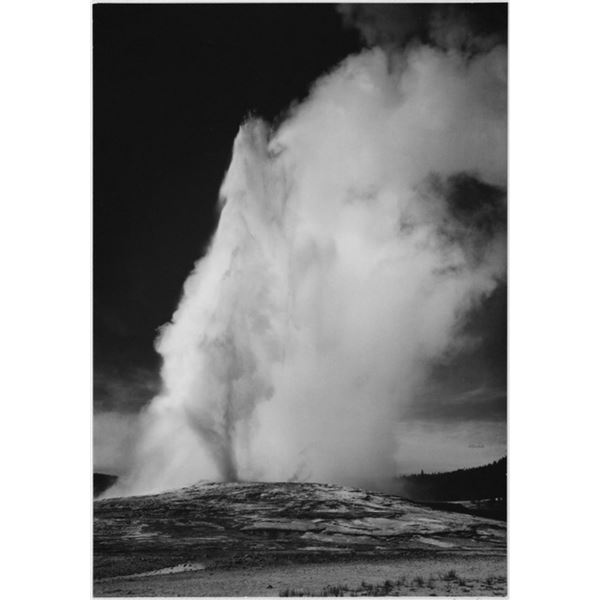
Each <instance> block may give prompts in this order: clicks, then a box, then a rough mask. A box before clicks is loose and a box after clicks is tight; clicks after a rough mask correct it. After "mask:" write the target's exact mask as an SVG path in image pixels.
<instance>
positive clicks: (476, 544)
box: [94, 483, 506, 596]
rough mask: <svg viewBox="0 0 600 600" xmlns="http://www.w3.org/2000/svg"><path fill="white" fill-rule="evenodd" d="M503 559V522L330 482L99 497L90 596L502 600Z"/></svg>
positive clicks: (224, 485)
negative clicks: (493, 598) (481, 598)
mask: <svg viewBox="0 0 600 600" xmlns="http://www.w3.org/2000/svg"><path fill="white" fill-rule="evenodd" d="M505 555H506V524H505V523H503V522H501V521H494V520H490V519H484V518H480V517H475V516H472V515H468V514H460V513H453V512H445V511H440V510H433V509H431V508H428V507H425V506H422V505H419V504H417V503H414V502H409V501H406V500H404V499H402V498H399V497H397V496H392V495H387V494H381V493H374V492H366V491H363V490H358V489H350V488H343V487H339V486H334V485H326V484H307V483H219V484H215V483H207V484H198V485H195V486H191V487H188V488H184V489H181V490H176V491H173V492H167V493H163V494H157V495H152V496H137V497H128V498H113V499H107V500H97V501H95V502H94V578H95V583H94V595H95V596H127V595H136V596H139V595H142V596H157V595H159V596H176V595H191V596H210V595H212V596H219V595H221V596H223V595H225V596H237V595H259V596H266V595H275V596H278V595H328V596H334V595H355V596H358V595H369V596H372V595H421V596H423V595H504V594H505V593H506V561H505ZM269 586H270V587H269Z"/></svg>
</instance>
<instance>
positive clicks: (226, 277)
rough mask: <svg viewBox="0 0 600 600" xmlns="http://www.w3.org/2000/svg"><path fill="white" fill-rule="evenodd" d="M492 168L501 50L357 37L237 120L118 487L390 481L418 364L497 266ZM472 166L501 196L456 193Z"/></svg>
mask: <svg viewBox="0 0 600 600" xmlns="http://www.w3.org/2000/svg"><path fill="white" fill-rule="evenodd" d="M505 177H506V48H505V47H504V46H496V47H495V48H494V49H492V50H489V51H487V52H485V53H483V54H479V55H477V56H474V57H472V58H466V57H465V56H463V55H461V54H460V53H459V52H457V51H454V50H440V49H434V48H431V47H428V46H420V47H413V48H412V49H410V50H408V51H405V52H404V53H402V54H399V53H398V54H386V53H384V52H383V51H382V50H379V49H373V50H368V51H365V52H363V53H362V54H360V55H357V56H354V57H350V58H349V59H347V60H346V61H345V62H344V63H343V64H341V65H340V66H339V67H338V68H337V69H336V70H335V71H334V72H332V73H331V74H329V75H327V76H325V77H324V78H322V79H321V80H320V81H318V82H317V83H316V85H315V87H314V88H313V90H312V92H311V95H310V96H309V98H308V99H307V100H306V101H305V102H304V103H302V104H301V105H300V106H298V107H296V108H295V109H294V110H293V111H292V112H291V113H290V114H289V115H288V118H287V119H286V120H285V121H284V122H283V123H282V124H281V125H280V126H279V127H277V128H275V129H273V128H271V127H270V126H269V125H268V124H266V123H264V122H263V121H261V120H258V119H252V120H249V121H248V122H246V123H245V124H244V125H243V126H242V127H241V129H240V131H239V133H238V136H237V138H236V140H235V143H234V149H233V157H232V161H231V165H230V167H229V170H228V172H227V175H226V177H225V181H224V183H223V186H222V189H221V197H222V211H221V215H220V221H219V225H218V229H217V231H216V233H215V236H214V239H213V240H212V243H211V246H210V248H209V249H208V251H207V253H206V255H205V256H204V257H203V258H202V259H201V260H200V261H199V262H198V263H197V265H196V267H195V269H194V271H193V272H192V273H191V275H190V276H189V277H188V280H187V281H186V283H185V286H184V291H183V297H182V299H181V302H180V304H179V307H178V308H177V310H176V312H175V314H174V315H173V319H172V322H171V323H169V324H168V325H166V326H165V327H164V328H163V330H162V332H161V335H160V337H159V340H158V342H157V349H158V351H159V353H160V354H161V356H162V357H163V361H164V362H163V368H162V380H163V391H162V393H161V394H160V395H159V396H158V397H156V398H155V399H154V400H153V401H152V402H151V403H150V405H149V406H148V407H147V409H146V410H145V412H144V414H143V416H142V422H141V427H142V435H141V437H140V439H139V442H138V445H137V448H136V451H135V456H134V466H133V468H132V470H131V472H130V474H129V476H128V477H125V478H123V479H122V481H121V482H120V484H119V486H118V487H116V488H115V489H113V490H112V491H111V493H112V494H129V493H144V492H152V491H159V490H163V489H166V488H172V487H177V486H180V485H184V484H189V483H193V482H195V481H197V480H199V479H211V480H236V479H247V480H267V481H268V480H289V479H302V480H311V481H328V482H337V483H349V484H361V485H370V484H372V485H376V484H377V482H378V481H382V480H385V479H386V478H389V477H390V476H392V475H393V473H394V463H395V453H396V451H397V449H396V439H395V434H396V429H397V424H398V422H400V421H401V420H402V416H403V413H404V411H405V410H406V408H407V407H408V406H409V405H410V403H411V402H412V401H413V400H414V397H415V390H416V388H417V386H419V385H420V384H422V382H423V380H424V378H425V377H427V372H428V371H427V369H428V366H430V365H431V364H432V362H433V361H434V360H436V359H438V358H439V357H441V356H444V355H445V354H447V353H449V352H452V351H455V350H456V349H457V348H458V347H460V344H461V337H460V333H461V326H462V325H463V324H464V322H465V319H466V317H467V315H468V313H469V311H470V310H471V309H472V308H473V307H475V306H476V305H477V304H478V303H479V302H481V300H482V299H484V298H485V297H486V296H487V295H489V294H490V293H491V292H492V291H493V290H494V288H495V287H496V285H497V282H498V281H499V280H500V279H502V278H503V277H504V274H505V268H506V264H505V263H506V260H505V258H506V257H505V255H506V250H505V231H504V228H503V227H498V226H496V225H494V223H495V221H494V220H491V221H489V222H488V221H486V219H485V218H483V217H482V215H489V214H490V210H492V211H493V210H495V211H497V212H498V211H499V212H500V213H502V212H503V211H504V192H503V189H504V188H505V185H506V181H505ZM465 181H468V182H470V184H472V185H475V186H479V187H476V188H475V189H480V190H481V194H483V195H484V196H485V194H484V191H485V190H495V191H496V192H498V190H500V191H499V194H500V198H501V200H500V202H501V205H500V206H498V205H497V202H498V194H496V195H495V196H494V198H495V200H494V202H496V204H494V205H490V203H489V202H488V203H486V202H487V200H486V197H484V196H482V198H481V199H480V202H479V203H478V204H477V205H476V206H467V207H466V208H465V206H463V205H460V203H458V204H457V203H456V201H455V199H456V197H459V196H460V190H461V185H462V183H464V182H465ZM461 182H462V183H461ZM457 195H458V196H457ZM453 199H454V200H453Z"/></svg>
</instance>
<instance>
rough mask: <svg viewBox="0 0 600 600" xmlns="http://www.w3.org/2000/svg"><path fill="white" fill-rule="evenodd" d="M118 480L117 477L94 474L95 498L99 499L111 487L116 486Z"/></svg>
mask: <svg viewBox="0 0 600 600" xmlns="http://www.w3.org/2000/svg"><path fill="white" fill-rule="evenodd" d="M117 479H118V477H117V476H116V475H108V474H106V473H94V498H97V497H98V496H99V495H100V494H101V493H102V492H105V491H106V490H107V489H108V488H109V487H111V486H112V485H114V484H115V483H116V482H117Z"/></svg>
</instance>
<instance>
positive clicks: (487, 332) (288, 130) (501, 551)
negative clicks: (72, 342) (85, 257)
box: [91, 2, 508, 597]
mask: <svg viewBox="0 0 600 600" xmlns="http://www.w3.org/2000/svg"><path fill="white" fill-rule="evenodd" d="M91 12H92V21H93V23H92V31H93V35H92V37H93V48H92V62H93V67H92V68H93V369H94V372H93V378H94V381H93V383H94V393H93V495H94V499H93V509H92V510H93V578H94V581H93V595H94V597H132V596H133V597H152V596H158V597H173V596H187V597H202V596H211V597H237V596H257V597H266V596H277V597H279V596H321V597H322V596H367V597H373V596H446V597H448V596H450V597H456V596H459V597H460V596H477V597H491V596H506V595H507V593H508V583H507V544H506V541H507V536H506V531H507V286H508V277H507V267H508V265H507V206H508V204H507V194H508V185H507V129H508V123H507V95H508V72H507V71H508V65H507V52H508V26H507V23H508V5H507V4H504V3H502V4H500V3H469V4H456V3H442V4H412V3H402V2H395V3H390V4H370V3H369V4H291V3H273V4H251V3H244V4H223V3H219V4H210V3H203V4H143V3H142V4H104V3H96V4H93V6H92V11H91Z"/></svg>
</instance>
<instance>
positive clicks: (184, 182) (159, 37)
mask: <svg viewBox="0 0 600 600" xmlns="http://www.w3.org/2000/svg"><path fill="white" fill-rule="evenodd" d="M93 38H94V52H93V57H94V58H93V60H94V64H93V74H94V111H93V112H94V366H95V374H96V384H97V385H96V391H97V393H96V395H95V400H96V403H101V404H105V403H108V404H114V402H115V399H114V398H113V397H110V396H111V394H110V393H109V391H107V389H106V385H110V386H114V385H115V381H114V379H115V378H117V379H120V380H122V382H126V381H127V382H131V383H132V384H133V385H134V387H136V386H135V384H134V382H133V381H132V380H137V379H140V378H141V379H144V378H147V377H148V376H149V374H148V372H147V370H150V371H155V369H156V367H157V365H158V359H157V356H156V354H155V353H154V350H153V341H154V338H155V336H156V330H157V328H158V327H159V326H160V325H161V324H163V323H165V322H167V321H168V320H169V319H170V317H171V315H172V313H173V310H174V309H175V307H176V304H177V301H178V299H179V295H180V291H181V287H182V284H183V282H184V280H185V278H186V276H187V275H188V273H189V272H190V269H191V267H192V265H193V263H194V262H195V261H196V260H197V259H198V258H199V256H200V255H201V253H202V251H203V249H204V248H205V246H206V244H207V242H208V241H209V239H210V236H211V234H212V232H213V231H214V228H215V225H216V219H217V210H216V202H217V197H218V190H219V187H220V184H221V181H222V178H223V175H224V174H225V171H226V169H227V166H228V163H229V159H230V156H231V147H232V143H233V139H234V137H235V135H236V133H237V130H238V127H239V126H240V124H241V123H242V121H243V120H244V119H245V117H247V116H248V115H249V114H257V115H259V116H262V117H265V118H267V119H269V120H271V119H274V118H276V117H277V116H278V115H279V114H280V113H281V112H282V111H283V110H285V109H286V108H287V107H288V106H289V105H290V103H291V102H292V101H294V100H297V99H301V98H302V97H304V96H305V95H306V94H307V92H308V90H309V87H310V84H311V83H312V82H313V81H314V80H315V79H316V78H317V77H318V76H319V75H321V74H322V73H323V72H324V71H326V70H327V69H329V68H331V67H333V66H334V65H335V64H336V63H338V62H339V61H340V60H341V59H343V58H344V57H345V56H347V55H348V54H350V53H352V52H355V51H357V50H358V49H359V48H360V40H359V36H358V34H357V33H356V32H355V31H353V30H350V29H348V28H344V27H343V26H342V21H341V18H340V16H339V15H338V14H337V12H336V10H335V7H334V6H331V5H327V6H319V5H235V6H231V5H106V4H100V5H98V4H96V5H94V7H93ZM134 395H136V394H135V393H134ZM141 395H142V396H143V395H144V391H143V390H142V391H141ZM139 401H141V398H139V399H136V398H132V403H133V404H134V405H135V404H137V406H136V408H137V407H138V406H139ZM131 408H133V406H132V407H131Z"/></svg>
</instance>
